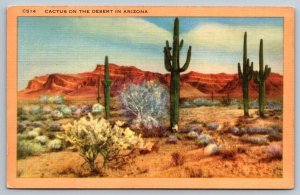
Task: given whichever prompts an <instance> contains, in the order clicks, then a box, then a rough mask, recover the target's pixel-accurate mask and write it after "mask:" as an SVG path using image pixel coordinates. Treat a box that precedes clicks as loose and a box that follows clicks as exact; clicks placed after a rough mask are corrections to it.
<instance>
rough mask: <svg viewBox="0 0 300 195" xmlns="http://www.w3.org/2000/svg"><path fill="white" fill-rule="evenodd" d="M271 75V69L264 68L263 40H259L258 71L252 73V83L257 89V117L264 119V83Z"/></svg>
mask: <svg viewBox="0 0 300 195" xmlns="http://www.w3.org/2000/svg"><path fill="white" fill-rule="evenodd" d="M270 73H271V68H269V67H268V65H266V66H265V67H264V51H263V40H262V39H261V40H260V44H259V71H254V82H255V83H256V84H257V85H258V87H259V97H258V98H259V115H260V117H264V115H265V93H266V92H265V83H266V80H267V79H268V77H269V75H270Z"/></svg>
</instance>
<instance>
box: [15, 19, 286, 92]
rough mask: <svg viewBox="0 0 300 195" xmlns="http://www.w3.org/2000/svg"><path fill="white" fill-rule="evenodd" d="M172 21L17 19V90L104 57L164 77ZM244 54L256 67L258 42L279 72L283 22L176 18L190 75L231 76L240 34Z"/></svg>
mask: <svg viewBox="0 0 300 195" xmlns="http://www.w3.org/2000/svg"><path fill="white" fill-rule="evenodd" d="M173 22H174V18H171V17H170V18H166V17H165V18H160V17H147V18H82V17H19V19H18V27H19V28H18V78H19V79H18V88H19V89H23V88H25V87H26V85H27V83H28V81H29V80H30V79H32V78H34V76H38V75H44V74H49V73H78V72H85V71H92V70H93V69H94V68H95V67H96V65H97V64H102V63H103V61H104V56H105V55H108V56H109V59H110V62H111V63H116V64H119V65H134V66H136V67H138V68H141V69H143V70H150V71H155V72H161V73H166V71H165V70H164V64H163V62H164V61H163V52H162V51H163V47H164V44H165V40H170V41H172V31H173ZM245 31H247V32H248V56H249V58H250V59H251V61H253V62H254V66H255V67H256V68H258V49H259V39H260V38H263V39H264V53H265V63H266V64H268V65H270V66H271V67H272V71H273V72H278V73H282V71H283V70H282V65H283V64H282V63H283V19H282V18H187V17H185V18H180V32H181V38H183V39H184V41H185V44H184V48H183V50H182V52H181V60H182V63H184V60H185V58H186V51H187V47H188V46H189V45H192V47H193V49H192V60H191V64H190V67H189V69H188V70H187V72H189V71H198V72H203V73H218V72H226V73H235V72H236V71H237V63H238V62H240V61H242V46H243V33H244V32H245Z"/></svg>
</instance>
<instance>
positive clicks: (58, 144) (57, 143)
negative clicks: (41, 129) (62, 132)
mask: <svg viewBox="0 0 300 195" xmlns="http://www.w3.org/2000/svg"><path fill="white" fill-rule="evenodd" d="M48 148H49V149H50V150H52V151H58V150H60V149H62V141H61V140H60V139H54V140H51V141H49V143H48Z"/></svg>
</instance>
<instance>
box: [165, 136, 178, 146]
mask: <svg viewBox="0 0 300 195" xmlns="http://www.w3.org/2000/svg"><path fill="white" fill-rule="evenodd" d="M177 141H178V139H177V137H176V136H175V135H170V136H169V137H168V139H167V140H166V143H167V144H176V143H177Z"/></svg>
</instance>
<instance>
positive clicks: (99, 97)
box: [97, 74, 101, 104]
mask: <svg viewBox="0 0 300 195" xmlns="http://www.w3.org/2000/svg"><path fill="white" fill-rule="evenodd" d="M100 84H101V81H100V74H99V75H98V86H97V87H98V93H97V94H98V96H97V102H98V104H99V103H100V99H101V96H100Z"/></svg>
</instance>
